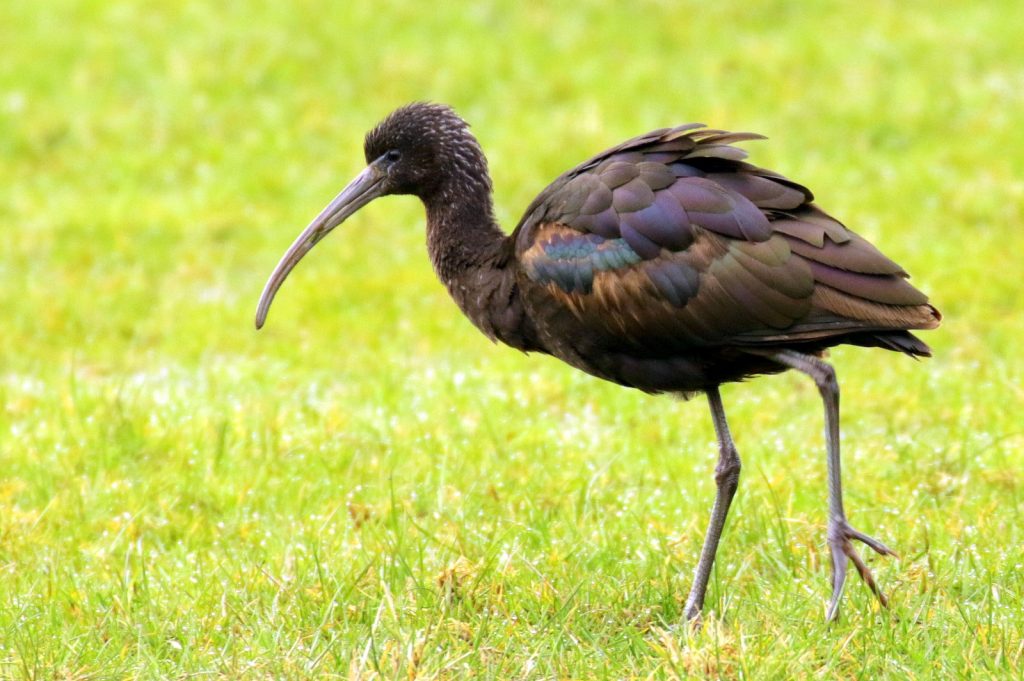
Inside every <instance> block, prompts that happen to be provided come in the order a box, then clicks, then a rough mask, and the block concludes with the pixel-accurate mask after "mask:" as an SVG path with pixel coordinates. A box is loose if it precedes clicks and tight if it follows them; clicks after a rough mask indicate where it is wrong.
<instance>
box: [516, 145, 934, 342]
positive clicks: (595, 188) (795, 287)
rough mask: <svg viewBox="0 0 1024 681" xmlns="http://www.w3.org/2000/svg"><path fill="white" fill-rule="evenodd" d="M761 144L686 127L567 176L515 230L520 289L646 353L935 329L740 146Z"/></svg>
mask: <svg viewBox="0 0 1024 681" xmlns="http://www.w3.org/2000/svg"><path fill="white" fill-rule="evenodd" d="M759 138H760V136H758V135H752V134H749V133H727V132H723V131H718V130H707V129H696V127H695V126H682V127H680V128H674V129H670V130H660V131H655V132H653V133H649V134H647V135H644V136H641V137H638V138H635V139H633V140H630V141H628V142H626V143H624V144H622V145H620V146H618V147H616V148H614V149H611V150H608V151H606V152H604V153H602V154H600V155H598V156H595V157H594V158H592V159H590V160H588V161H586V162H585V163H583V164H581V165H580V166H577V167H576V168H574V169H572V170H570V171H569V172H567V173H565V174H564V175H562V176H561V177H560V178H558V179H557V180H556V181H555V182H554V183H552V184H551V186H549V187H548V188H547V189H546V190H545V191H544V192H542V193H541V195H540V196H538V197H537V199H536V200H535V201H534V203H533V204H531V206H530V208H529V209H527V213H526V215H525V216H524V218H523V220H522V221H521V222H520V224H519V226H518V227H517V228H516V232H515V234H514V239H515V244H516V253H517V255H518V257H519V260H520V262H521V264H522V268H523V273H524V276H526V277H528V279H529V280H530V281H532V282H533V283H535V284H538V285H540V286H541V287H542V288H543V289H544V290H545V291H546V292H547V293H548V294H549V300H550V302H551V303H552V304H557V305H563V306H566V307H568V308H570V309H571V310H572V311H573V313H574V314H575V315H576V316H577V317H578V318H579V319H580V320H582V321H583V322H584V325H585V327H587V328H588V329H591V330H593V331H594V332H595V333H601V332H604V333H607V334H608V335H609V336H613V337H616V338H623V339H628V342H630V343H631V344H635V345H637V346H639V347H657V348H660V349H664V350H669V349H670V348H671V347H673V346H676V345H678V346H681V347H692V346H694V345H696V346H719V345H760V344H774V343H779V342H781V341H793V340H797V341H799V340H809V339H815V338H823V337H827V336H832V335H838V334H843V333H851V332H857V331H876V330H886V329H908V328H929V327H931V326H934V325H935V320H936V319H937V318H936V317H935V315H936V314H937V313H935V312H934V309H933V308H931V307H930V306H928V305H927V298H926V297H925V296H924V295H923V294H922V293H920V292H919V291H917V289H915V288H914V287H912V286H911V285H910V284H909V283H907V281H906V273H905V272H904V271H903V270H902V269H901V268H900V267H899V266H898V265H897V264H896V263H894V262H893V261H892V260H890V259H889V258H887V257H885V256H884V255H883V254H882V253H881V252H879V251H878V250H877V249H876V248H875V247H874V246H872V245H871V244H870V243H868V242H867V241H865V240H864V239H862V238H860V237H859V236H857V235H856V234H854V233H853V232H851V231H850V230H848V229H847V228H846V227H844V226H843V225H842V224H840V223H839V222H838V221H836V220H834V219H832V218H831V217H829V216H828V215H826V214H825V213H824V212H822V211H821V210H820V209H818V208H817V207H816V206H814V205H813V203H812V201H813V197H812V195H811V193H810V191H808V190H807V189H806V188H804V187H802V186H801V185H799V184H797V183H795V182H792V181H790V180H788V179H786V178H784V177H782V176H781V175H778V174H776V173H773V172H771V171H767V170H764V169H761V168H757V167H755V166H752V165H750V164H748V163H745V162H744V161H743V159H744V158H745V156H746V154H745V152H744V151H743V150H741V149H738V148H736V147H733V146H730V144H731V143H732V142H736V141H743V140H749V139H759Z"/></svg>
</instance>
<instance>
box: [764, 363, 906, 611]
mask: <svg viewBox="0 0 1024 681" xmlns="http://www.w3.org/2000/svg"><path fill="white" fill-rule="evenodd" d="M766 356H768V357H771V358H772V359H774V360H775V361H776V362H779V363H780V364H784V365H786V366H788V367H790V368H792V369H796V370H797V371H800V372H802V373H804V374H807V375H808V376H810V377H811V378H812V379H814V382H815V383H816V384H817V386H818V392H820V393H821V399H822V401H823V402H824V403H825V441H826V445H827V447H828V545H829V549H830V550H831V554H832V599H831V600H830V601H829V604H828V615H827V617H826V619H827V620H829V621H832V620H834V619H835V618H836V617H837V616H838V614H839V599H840V597H841V596H842V594H843V584H844V583H845V582H846V568H847V566H848V564H849V561H853V564H854V565H855V566H856V567H857V572H858V573H859V574H860V577H861V579H863V580H864V582H865V583H866V584H867V585H868V586H869V587H870V588H871V591H872V592H874V594H875V595H876V596H877V597H878V600H879V601H880V602H881V603H882V605H883V606H885V605H888V601H887V600H886V598H885V594H883V593H882V590H881V589H879V588H878V585H877V584H876V583H875V579H874V577H873V576H872V574H871V570H869V569H868V566H867V565H865V564H864V560H863V559H862V558H861V557H860V554H858V553H857V550H856V549H854V548H853V540H854V539H856V540H857V541H859V542H862V543H864V544H867V545H868V546H870V547H871V548H872V549H873V550H874V551H875V552H877V553H879V554H881V555H883V556H884V555H889V556H895V555H896V554H895V553H894V552H893V551H892V550H891V549H890V548H889V547H887V546H886V545H885V544H883V543H882V542H880V541H878V540H877V539H873V538H871V537H869V536H868V535H866V534H864V533H863V532H858V531H857V530H855V529H853V528H852V527H851V526H850V524H849V523H848V522H847V520H846V513H845V512H844V511H843V486H842V477H841V475H840V464H839V383H838V382H837V381H836V373H835V370H834V369H833V368H832V366H831V365H830V364H828V363H827V362H824V361H823V360H821V359H819V358H817V357H813V356H811V355H805V354H802V353H799V352H794V351H792V350H780V351H778V352H773V353H770V354H767V353H766Z"/></svg>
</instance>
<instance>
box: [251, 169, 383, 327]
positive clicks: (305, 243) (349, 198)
mask: <svg viewBox="0 0 1024 681" xmlns="http://www.w3.org/2000/svg"><path fill="white" fill-rule="evenodd" d="M383 180H384V172H383V171H382V170H381V169H380V168H379V167H378V166H377V164H376V163H371V164H370V165H369V166H367V167H366V170H364V171H363V172H361V173H359V175H357V176H356V178H355V179H354V180H352V181H351V182H349V183H348V186H346V187H345V188H344V189H342V190H341V193H340V194H338V195H337V196H336V197H334V200H333V201H331V202H330V203H329V204H328V205H327V207H326V208H324V209H323V210H322V211H320V215H317V216H316V218H315V219H314V220H313V222H311V223H309V226H308V227H306V229H304V230H303V231H302V234H300V235H299V238H298V239H296V240H295V243H293V244H292V245H291V248H289V249H288V251H287V252H286V253H285V254H284V256H283V257H282V258H281V262H279V263H277V267H275V268H274V272H273V273H272V274H271V275H270V278H269V279H267V284H266V286H264V287H263V293H262V294H261V295H260V302H259V305H257V307H256V328H257V329H259V328H262V327H263V323H264V322H265V321H266V320H267V313H268V312H269V311H270V303H271V302H273V300H274V295H275V294H276V293H277V289H279V288H281V284H283V283H284V280H285V278H286V277H287V276H288V273H289V272H291V271H292V269H293V268H294V267H295V266H296V265H297V264H298V263H299V261H300V260H302V256H304V255H306V253H308V252H309V251H310V250H311V249H312V248H313V246H316V244H317V242H319V241H320V240H321V239H323V238H324V237H325V236H327V234H328V233H329V232H330V231H331V230H332V229H334V228H335V227H337V226H338V225H340V224H341V223H342V222H344V221H345V220H346V219H347V218H348V217H349V216H350V215H352V214H353V213H355V212H356V211H357V210H359V209H360V208H362V207H363V206H365V205H366V204H368V203H369V202H370V201H373V200H374V199H375V198H377V197H378V196H381V195H382V194H383V193H384V182H383Z"/></svg>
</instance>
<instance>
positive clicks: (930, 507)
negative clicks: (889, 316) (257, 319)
mask: <svg viewBox="0 0 1024 681" xmlns="http://www.w3.org/2000/svg"><path fill="white" fill-rule="evenodd" d="M520 4H521V3H515V2H511V1H508V2H495V3H463V4H459V3H438V4H437V5H432V6H429V7H428V6H426V5H425V4H424V3H420V2H412V1H404V0H403V1H399V0H396V1H394V2H391V1H388V2H376V3H370V2H347V3H346V2H343V3H333V4H331V5H329V6H328V5H325V6H317V5H316V4H314V3H313V2H295V3H253V4H247V3H203V2H184V3H181V2H152V3H132V2H120V1H115V2H107V1H100V0H95V1H88V0H82V1H78V2H73V1H70V0H55V1H54V2H45V3H41V2H40V3H31V2H17V1H15V2H5V3H2V4H0V44H2V45H3V47H2V49H0V159H2V161H0V186H2V187H3V189H2V191H0V220H2V223H3V245H2V246H0V249H2V250H0V311H2V319H3V330H2V333H0V677H2V678H62V679H63V678H67V679H94V678H104V679H105V678H153V679H156V678H185V677H191V676H202V677H212V678H225V679H236V678H242V679H262V678H296V679H303V678H353V679H372V678H386V679H392V678H395V679H397V678H401V679H411V678H424V679H430V678H442V679H444V678H451V679H454V678H467V677H475V678H495V679H518V678H583V679H586V678H637V679H646V678H673V679H674V678H689V677H694V678H704V677H707V678H716V677H720V678H766V679H781V678H794V677H795V678H844V679H854V678H856V679H879V678H894V679H908V678H909V679H931V678H1019V677H1021V676H1022V675H1024V643H1022V640H1024V615H1022V612H1024V569H1022V568H1024V528H1022V521H1024V518H1022V511H1024V499H1022V495H1024V466H1022V462H1024V456H1022V452H1024V427H1022V426H1021V423H1022V420H1021V419H1022V417H1021V414H1022V413H1024V388H1022V379H1024V359H1022V353H1021V351H1020V348H1019V342H1020V339H1021V338H1024V314H1022V310H1021V307H1022V303H1021V301H1022V299H1024V283H1022V259H1021V258H1022V253H1024V126H1022V124H1021V123H1022V121H1024V43H1022V42H1021V38H1020V36H1021V32H1022V30H1024V26H1022V24H1021V15H1020V7H1019V0H992V1H991V2H985V3H979V2H971V1H967V0H963V1H959V0H958V1H951V2H944V3H925V2H916V1H915V2H907V3H896V2H884V1H882V0H878V1H877V2H863V3H832V2H821V3H796V2H765V3H745V2H744V3H741V2H720V3H696V2H682V1H679V2H647V3H621V4H612V3H586V2H578V1H572V2H558V3H552V4H548V5H545V6H537V7H533V8H529V9H524V8H521V7H520ZM420 99H429V100H434V101H442V102H447V103H450V104H452V105H453V106H455V107H456V109H457V110H458V111H459V112H460V113H461V114H462V115H463V116H464V117H466V118H467V119H468V120H469V121H470V122H471V123H472V125H473V126H474V130H475V132H476V133H477V135H478V136H479V138H480V140H481V143H482V145H483V147H484V149H485V150H486V152H487V153H488V156H489V158H490V161H491V165H492V173H493V176H494V181H495V187H496V209H497V212H498V216H499V218H500V219H501V221H502V222H503V223H504V224H505V225H506V226H507V227H508V228H511V227H512V226H513V225H514V224H515V222H516V221H517V220H518V218H519V215H520V212H521V211H522V210H523V209H524V208H525V207H526V205H527V204H528V203H529V201H530V199H531V198H532V197H533V196H534V195H535V194H536V193H537V192H538V191H540V189H542V188H543V187H544V186H545V185H546V183H547V182H548V181H550V180H551V179H552V178H554V177H555V176H556V175H557V174H558V173H559V172H561V171H562V170H564V169H566V168H567V167H569V166H570V165H573V164H574V163H576V162H578V161H579V160H582V159H583V158H585V157H587V156H588V155H590V154H592V153H595V152H596V151H599V150H601V149H603V148H605V147H607V146H610V145H611V144H614V143H617V142H619V141H621V140H623V139H625V138H627V137H629V136H632V135H634V134H638V133H641V132H644V131H646V130H648V129H651V128H656V127H663V126H667V125H673V124H678V123H683V122H687V121H693V120H696V121H703V122H705V123H708V124H712V125H714V126H715V127H722V128H726V129H737V130H752V131H756V132H760V133H763V134H766V135H768V137H769V138H770V139H769V140H768V141H767V142H756V143H748V144H746V147H747V148H748V149H749V150H750V151H751V152H752V156H753V158H752V160H753V161H754V162H755V163H758V164H760V165H765V166H767V167H770V168H774V169H776V170H778V171H780V172H783V173H785V174H786V175H788V176H789V177H792V178H794V179H796V180H798V181H801V182H804V183H806V184H808V185H809V186H810V187H811V188H812V189H813V190H814V191H815V193H816V195H817V198H818V200H819V202H820V204H821V205H822V206H823V207H825V208H826V209H828V210H829V211H831V212H833V213H834V214H836V215H837V216H838V217H840V219H842V220H843V221H844V222H845V223H846V224H848V225H849V226H850V227H852V228H853V229H855V230H856V231H858V232H859V233H861V234H862V235H864V236H866V237H867V238H869V239H870V240H872V241H873V242H874V243H876V244H878V245H879V246H880V247H881V248H882V249H883V250H884V251H885V252H886V253H887V254H888V255H890V256H891V257H893V258H894V259H895V260H897V261H898V262H899V263H901V264H902V265H903V266H904V267H905V268H906V269H907V270H908V271H910V272H911V273H912V274H913V275H914V283H915V284H916V285H917V286H919V287H920V288H922V289H923V290H924V291H926V292H928V293H929V295H930V296H931V297H932V300H933V302H934V303H935V304H936V305H937V306H938V307H939V308H940V309H941V310H942V311H943V313H944V315H945V322H944V324H943V326H942V328H941V329H939V330H938V331H935V332H929V333H926V334H923V337H924V338H925V339H926V340H927V342H928V343H929V344H931V345H932V347H933V348H934V350H935V357H934V358H933V359H931V360H927V361H922V362H914V361H911V360H909V359H907V358H905V357H902V356H898V355H896V354H892V353H885V352H883V351H881V350H866V349H860V348H840V349H837V350H835V351H834V353H833V354H832V359H833V360H834V364H835V366H836V368H837V370H838V372H839V378H840V382H841V385H842V387H843V409H844V425H843V442H844V466H845V467H844V475H845V486H846V505H847V510H848V512H849V514H850V518H851V522H852V523H853V524H854V525H855V526H857V527H858V528H859V529H862V530H864V531H865V532H868V533H869V534H873V535H875V536H877V537H879V538H880V539H882V540H883V541H886V542H887V543H888V544H889V545H891V546H893V547H894V548H895V549H897V551H898V552H899V553H900V558H899V559H898V560H894V559H884V560H883V559H878V560H876V559H874V557H872V559H871V562H870V564H871V566H872V567H873V569H874V570H875V573H876V576H877V577H878V579H879V581H880V582H881V584H882V585H883V588H884V589H885V590H886V591H887V593H888V594H889V595H890V597H891V607H890V608H889V609H888V610H883V609H880V608H879V606H878V605H877V603H876V602H874V601H873V599H872V597H871V594H870V592H869V591H868V590H867V589H866V588H865V587H864V586H863V585H862V584H861V583H860V582H859V581H858V580H857V579H856V576H853V577H852V578H851V581H850V582H849V583H848V586H847V590H846V600H845V603H844V606H845V607H844V610H843V612H842V615H841V617H840V620H839V621H838V622H837V623H835V624H834V625H831V626H829V625H827V624H826V623H825V622H824V608H825V603H826V601H827V598H828V558H827V551H826V548H825V543H824V539H825V537H824V528H825V511H826V505H825V456H824V443H823V440H822V436H821V430H822V423H821V418H822V417H821V409H820V403H819V401H818V397H817V393H816V391H815V389H814V386H813V385H812V384H811V383H810V382H809V381H808V380H807V379H806V378H804V377H802V376H797V375H788V374H787V375H782V376H778V377H770V378H762V379H758V380H756V381H752V382H750V383H747V384H743V385H733V386H727V387H726V388H725V389H724V390H723V397H724V400H725V404H726V409H727V410H728V413H729V416H730V422H731V425H732V429H733V432H734V435H735V436H736V440H737V445H738V447H739V449H740V453H741V456H742V457H743V459H744V469H743V477H742V480H741V483H740V490H739V494H738V495H737V499H736V503H735V504H734V507H733V511H732V514H731V516H730V519H729V523H728V525H727V526H726V531H725V536H724V539H723V545H722V547H721V549H720V552H719V556H720V560H719V562H718V564H717V566H716V570H715V573H714V575H713V578H712V583H711V587H710V590H709V594H708V601H707V607H706V612H707V615H706V618H705V626H704V627H703V629H701V630H700V631H689V630H687V629H686V628H684V627H680V626H678V624H679V621H680V617H681V613H682V606H683V600H684V598H685V596H686V592H687V589H688V588H689V584H690V578H691V574H692V569H693V566H694V565H695V563H696V559H697V553H698V551H699V548H700V542H701V539H702V535H703V531H704V527H705V524H706V521H707V514H708V511H709V509H710V505H711V500H712V498H713V494H714V480H713V476H712V471H713V467H714V460H715V456H716V452H715V447H714V433H713V429H712V424H711V419H710V416H709V414H708V410H707V406H706V403H705V400H703V399H695V400H691V401H689V402H683V401H680V400H676V399H672V398H669V397H652V396H647V395H643V394H641V393H638V392H635V391H629V390H625V389H622V388H619V387H617V386H614V385H611V384H607V383H603V382H600V381H598V380H596V379H593V378H590V377H587V376H585V375H583V374H581V373H578V372H576V371H574V370H572V369H570V368H568V367H566V366H564V365H562V364H560V363H558V362H557V361H555V360H553V359H550V358H544V357H536V356H525V355H522V354H520V353H517V352H515V351H512V350H509V349H507V348H502V347H495V346H493V345H492V344H491V343H489V342H488V341H487V340H486V339H485V338H484V337H483V336H481V335H480V334H479V333H478V332H477V331H476V330H475V329H473V328H472V327H471V325H470V323H469V322H468V321H466V320H465V319H463V318H462V317H461V315H460V314H459V312H458V310H457V309H456V308H455V306H454V305H453V304H452V303H451V301H450V300H449V299H448V297H447V294H446V293H445V291H444V289H443V287H442V286H441V285H440V284H439V283H437V281H436V280H435V278H434V275H433V273H432V272H431V269H430V265H429V263H428V260H427V258H426V255H425V252H424V247H423V239H424V237H423V228H424V216H423V211H422V209H421V207H420V206H419V205H418V203H417V202H416V201H415V200H414V199H411V198H392V199H385V200H382V201H379V202H377V203H375V204H373V205H372V206H370V207H368V208H366V209H365V210H363V211H362V212H361V213H360V214H359V215H358V216H356V217H355V218H353V219H352V220H350V221H349V222H348V223H346V225H345V227H344V228H342V229H340V230H338V231H337V233H335V234H334V235H332V237H331V238H330V239H328V240H327V241H325V242H324V243H323V244H321V245H320V246H319V247H318V248H317V249H316V251H315V252H314V253H313V254H311V255H310V256H309V257H308V258H307V259H306V260H305V261H304V262H303V264H302V265H301V266H300V267H299V268H298V269H297V270H296V271H295V273H293V274H292V276H291V277H290V279H289V280H288V282H287V284H286V285H285V286H284V288H283V289H282V291H281V294H280V295H279V296H278V298H277V301H276V303H275V306H274V308H273V311H272V313H271V317H270V320H269V322H268V325H267V327H266V328H265V329H264V330H263V331H261V332H259V333H257V332H256V331H255V330H254V328H253V323H252V319H253V313H254V311H255V304H256V299H257V297H258V295H259V292H260V289H261V287H262V285H263V283H264V281H265V279H266V277H267V275H268V274H269V273H270V271H271V269H272V268H273V266H274V265H275V264H276V262H277V259H278V257H279V256H280V255H281V253H283V251H284V249H285V248H286V247H287V246H288V244H290V243H291V240H292V239H293V238H294V236H295V235H296V234H297V233H298V231H299V230H300V229H301V228H302V227H303V226H304V225H305V224H306V223H307V222H308V220H309V219H310V218H311V217H312V216H313V215H315V214H316V212H317V211H319V209H320V208H321V207H322V206H323V205H324V204H325V203H326V202H327V201H328V200H329V199H330V198H331V197H332V196H334V194H335V192H337V190H338V189H339V188H340V187H341V186H342V184H343V183H344V182H345V181H346V180H347V179H348V178H349V177H351V176H352V175H354V174H355V173H356V172H358V171H359V170H360V169H361V168H362V166H363V158H362V135H363V133H364V132H365V131H366V130H367V129H368V128H369V127H370V126H372V125H373V124H374V123H376V122H377V120H378V119H379V118H381V117H382V116H383V115H384V114H386V113H387V112H388V111H389V110H391V109H392V108H394V107H396V106H398V105H400V104H403V103H405V102H408V101H411V100H420Z"/></svg>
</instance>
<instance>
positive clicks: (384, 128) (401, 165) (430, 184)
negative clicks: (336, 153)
mask: <svg viewBox="0 0 1024 681" xmlns="http://www.w3.org/2000/svg"><path fill="white" fill-rule="evenodd" d="M364 151H365V154H366V162H367V163H373V162H374V161H375V160H377V159H380V158H381V157H382V156H385V155H390V157H393V158H394V159H397V162H396V163H395V167H394V172H393V174H392V182H390V183H389V184H390V185H392V186H391V187H390V191H389V192H388V193H391V194H415V195H417V196H420V197H421V198H424V199H426V198H428V197H429V196H430V195H432V194H433V193H436V192H437V191H438V190H439V188H440V186H441V185H442V184H443V182H444V181H446V180H447V181H452V180H456V181H458V180H462V181H467V180H468V181H473V182H481V181H483V182H484V183H485V184H486V186H487V187H488V188H489V187H490V181H489V179H487V161H486V159H485V158H484V155H483V151H482V150H481V149H480V145H479V143H477V141H476V138H475V137H473V134H472V133H471V132H470V130H469V125H468V124H467V123H466V122H465V121H464V120H462V118H461V117H459V115H458V114H456V113H455V112H454V111H453V110H452V109H451V107H448V106H445V105H444V104H434V103H430V102H414V103H412V104H407V105H405V106H403V107H400V108H398V109H396V110H394V111H393V112H391V113H390V114H388V116H387V117H386V118H385V119H384V120H383V121H381V122H380V123H378V124H377V126H376V127H374V128H373V130H371V131H370V132H368V133H367V135H366V140H365V142H364Z"/></svg>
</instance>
